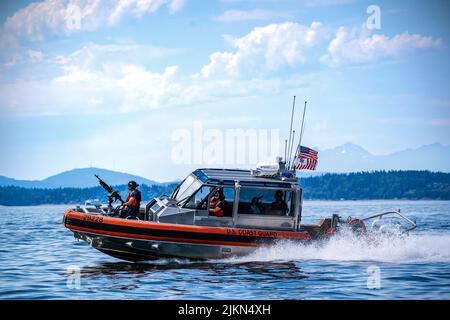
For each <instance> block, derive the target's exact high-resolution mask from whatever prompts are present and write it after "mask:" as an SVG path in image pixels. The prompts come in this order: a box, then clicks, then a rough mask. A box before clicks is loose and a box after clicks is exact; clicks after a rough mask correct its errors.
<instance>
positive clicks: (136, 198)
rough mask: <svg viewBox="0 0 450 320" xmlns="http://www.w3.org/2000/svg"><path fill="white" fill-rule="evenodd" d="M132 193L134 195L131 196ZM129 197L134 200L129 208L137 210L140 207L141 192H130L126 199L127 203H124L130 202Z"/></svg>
mask: <svg viewBox="0 0 450 320" xmlns="http://www.w3.org/2000/svg"><path fill="white" fill-rule="evenodd" d="M133 193H136V194H135V195H134V196H133ZM131 197H133V198H134V200H133V202H132V203H131V204H130V207H131V208H137V209H139V207H140V205H141V197H142V196H141V191H140V190H138V189H135V190H133V191H131V192H130V193H129V194H128V197H127V201H126V202H128V201H129V200H130V198H131Z"/></svg>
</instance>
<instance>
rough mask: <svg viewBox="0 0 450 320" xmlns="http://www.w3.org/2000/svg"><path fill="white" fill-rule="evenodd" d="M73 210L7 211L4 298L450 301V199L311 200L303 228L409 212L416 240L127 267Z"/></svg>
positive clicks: (277, 249) (2, 220) (0, 229)
mask: <svg viewBox="0 0 450 320" xmlns="http://www.w3.org/2000/svg"><path fill="white" fill-rule="evenodd" d="M68 207H70V206H67V205H61V206H30V207H2V206H0V240H1V247H0V299H450V210H449V207H450V202H449V201H305V206H304V213H303V215H304V221H305V222H314V221H316V220H317V219H319V218H321V217H328V216H330V215H331V214H333V213H338V214H339V215H341V216H343V217H346V216H349V215H351V216H354V217H362V216H367V215H369V214H373V213H378V212H384V211H390V210H396V209H401V210H402V213H403V214H405V215H406V216H407V217H409V218H411V219H413V220H416V221H417V224H418V227H417V229H416V230H414V231H412V232H410V234H409V235H408V236H394V237H382V236H379V237H377V238H376V239H375V241H374V239H371V240H370V241H369V240H362V239H358V238H356V237H354V236H353V235H351V234H344V235H342V236H339V237H337V238H334V239H333V240H332V241H329V242H325V243H321V244H318V243H313V244H308V245H302V244H293V243H288V242H281V243H278V244H276V245H274V246H271V247H269V248H264V249H260V250H257V251H256V252H254V253H253V254H250V255H248V256H245V257H240V258H230V259H224V260H212V261H206V262H198V261H196V262H194V261H190V260H187V259H160V260H156V261H154V262H149V263H128V262H124V261H120V260H118V259H115V258H112V257H109V256H107V255H104V254H102V253H101V252H99V251H97V250H95V249H93V248H91V247H89V245H87V244H86V243H85V242H83V241H78V240H76V239H74V237H73V233H72V232H71V231H69V230H67V229H65V228H64V227H63V225H62V215H63V212H64V211H65V209H66V208H68Z"/></svg>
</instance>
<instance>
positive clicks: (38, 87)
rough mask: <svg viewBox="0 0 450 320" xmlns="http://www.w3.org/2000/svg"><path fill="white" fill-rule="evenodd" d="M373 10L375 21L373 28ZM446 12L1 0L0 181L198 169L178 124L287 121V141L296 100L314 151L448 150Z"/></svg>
mask: <svg viewBox="0 0 450 320" xmlns="http://www.w3.org/2000/svg"><path fill="white" fill-rule="evenodd" d="M373 4H374V5H376V6H378V7H379V8H380V10H381V11H380V12H381V15H380V22H381V25H380V28H379V29H369V28H368V27H367V24H366V22H367V19H368V18H369V16H370V14H368V13H367V8H368V7H369V6H370V5H373ZM74 8H75V9H74ZM449 9H450V5H449V3H448V1H409V0H408V1H352V0H317V1H312V0H305V1H290V0H279V1H271V0H210V1H204V0H140V1H134V0H128V1H123V0H121V1H102V0H90V1H88V0H84V1H82V0H72V1H63V0H47V1H40V2H32V1H3V2H2V4H1V10H0V23H1V28H0V46H1V50H0V108H1V110H2V112H1V114H0V148H1V150H2V155H1V157H0V175H6V176H10V177H15V178H22V179H41V178H45V177H47V176H49V175H52V174H55V173H58V172H60V171H63V170H69V169H72V168H76V167H87V166H90V165H93V166H97V167H103V168H107V169H114V170H118V171H126V172H130V173H133V174H139V175H143V176H145V177H147V178H150V179H155V180H160V181H163V180H172V179H176V178H180V177H182V176H184V175H185V174H186V173H187V171H188V170H189V169H190V168H192V167H193V165H191V166H189V165H176V164H174V163H173V161H171V160H170V159H171V158H170V157H171V151H172V150H173V145H174V143H173V141H172V140H171V137H172V134H173V132H176V131H177V130H180V129H187V130H191V129H192V128H193V125H194V122H195V121H201V122H202V124H203V126H204V127H205V128H210V129H218V130H222V131H224V130H227V129H234V128H240V129H249V128H251V129H267V130H271V129H279V130H280V139H284V138H285V137H286V136H287V135H288V129H289V113H290V108H291V103H292V102H291V101H292V96H293V95H296V96H297V97H298V101H299V104H298V106H299V107H298V110H300V109H301V107H300V106H301V105H302V103H303V101H304V100H305V99H307V100H308V113H307V122H306V131H305V136H304V143H305V144H306V145H310V146H314V147H317V148H319V149H326V148H330V147H334V146H337V145H340V144H343V143H346V142H348V141H351V142H353V143H355V144H358V145H361V146H362V147H364V148H366V149H367V150H368V151H370V152H372V153H374V154H387V153H391V152H395V151H399V150H402V149H406V148H416V147H419V146H421V145H425V144H431V143H435V142H439V143H441V144H444V145H448V144H450V135H449V129H450V93H449V90H448V89H449V78H450V62H449V32H450V28H449V27H450V25H449V21H450V19H449V17H448V13H449V12H450V10H449ZM74 10H75V11H74ZM76 10H79V13H80V19H79V20H77V19H75V20H71V19H72V18H73V17H75V16H76V13H77V11H76ZM74 12H75V16H74V15H73V14H74ZM73 21H75V23H74V22H73ZM78 22H79V23H78ZM299 116H300V115H299V114H298V115H297V118H296V119H297V121H296V124H297V127H298V118H299ZM282 143H283V142H281V144H282Z"/></svg>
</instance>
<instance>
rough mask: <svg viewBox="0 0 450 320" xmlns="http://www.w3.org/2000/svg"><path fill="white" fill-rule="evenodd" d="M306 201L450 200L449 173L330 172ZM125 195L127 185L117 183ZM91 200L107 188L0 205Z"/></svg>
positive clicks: (8, 192) (305, 183)
mask: <svg viewBox="0 0 450 320" xmlns="http://www.w3.org/2000/svg"><path fill="white" fill-rule="evenodd" d="M300 184H301V185H302V187H303V188H304V199H307V200H388V199H407V200H450V173H443V172H430V171H374V172H355V173H347V174H345V173H344V174H337V173H328V174H324V175H321V176H314V177H307V178H302V179H301V180H300ZM175 186H176V184H155V185H151V186H148V185H142V186H141V187H140V190H141V191H142V198H143V201H148V200H150V199H152V198H153V197H156V196H159V195H162V194H166V195H169V194H170V193H171V192H172V190H173V189H174V188H175ZM115 189H117V190H118V191H119V192H120V194H121V195H122V197H124V198H125V197H126V194H127V190H126V186H125V185H121V186H116V187H115ZM88 199H99V200H100V201H102V202H104V203H106V202H107V194H106V192H105V190H104V189H103V188H102V187H100V186H98V187H90V188H55V189H40V188H23V187H15V186H4V187H0V205H5V206H27V205H41V204H83V203H84V202H85V200H88Z"/></svg>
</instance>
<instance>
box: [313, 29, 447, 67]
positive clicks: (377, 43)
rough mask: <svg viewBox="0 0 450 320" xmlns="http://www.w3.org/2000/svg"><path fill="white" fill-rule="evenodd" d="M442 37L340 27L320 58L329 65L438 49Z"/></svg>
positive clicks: (361, 61) (363, 61) (374, 59)
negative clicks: (389, 33)
mask: <svg viewBox="0 0 450 320" xmlns="http://www.w3.org/2000/svg"><path fill="white" fill-rule="evenodd" d="M439 46H441V40H439V39H437V40H436V39H433V38H432V37H428V36H422V35H420V34H410V33H408V32H404V33H401V34H397V35H395V36H393V37H388V36H385V35H383V34H372V35H371V34H370V31H369V30H368V29H366V28H365V27H362V28H360V29H357V28H354V29H351V30H349V29H347V28H345V27H340V28H339V29H338V31H337V33H336V36H335V38H334V39H333V40H332V41H331V42H330V44H329V46H328V53H327V54H325V55H323V56H322V57H321V61H322V62H323V63H325V64H327V65H330V66H339V65H342V64H346V63H365V62H372V61H376V60H379V59H382V58H387V57H398V56H401V55H403V54H405V53H407V52H409V51H411V50H414V49H426V48H436V47H439Z"/></svg>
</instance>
